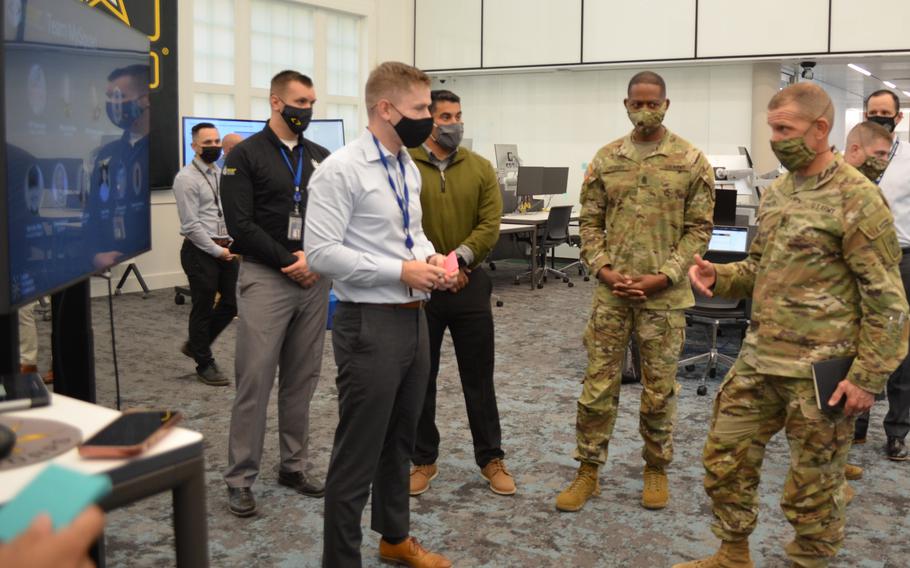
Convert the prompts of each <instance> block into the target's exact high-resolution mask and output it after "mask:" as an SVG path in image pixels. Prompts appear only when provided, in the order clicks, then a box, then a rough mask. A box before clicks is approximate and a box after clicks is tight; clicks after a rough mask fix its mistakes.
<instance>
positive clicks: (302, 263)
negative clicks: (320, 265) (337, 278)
mask: <svg viewBox="0 0 910 568" xmlns="http://www.w3.org/2000/svg"><path fill="white" fill-rule="evenodd" d="M293 254H294V256H296V257H297V261H296V262H295V263H294V264H291V265H288V266H285V267H284V268H282V269H281V272H283V273H284V274H285V275H286V276H287V277H288V278H290V279H291V280H293V281H294V282H296V283H297V284H299V285H300V286H301V287H302V288H309V287H310V286H312V285H313V284H315V283H316V281H317V280H319V275H318V274H316V273H315V272H313V271H312V270H310V265H309V264H307V261H306V255H305V254H304V252H303V251H302V250H299V251H297V252H295V253H293Z"/></svg>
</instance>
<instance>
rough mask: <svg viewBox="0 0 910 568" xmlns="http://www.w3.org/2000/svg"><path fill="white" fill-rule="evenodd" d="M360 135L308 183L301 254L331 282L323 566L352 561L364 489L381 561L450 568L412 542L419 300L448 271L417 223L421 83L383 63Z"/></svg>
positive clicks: (425, 99)
mask: <svg viewBox="0 0 910 568" xmlns="http://www.w3.org/2000/svg"><path fill="white" fill-rule="evenodd" d="M366 105H367V109H368V110H369V125H368V127H367V130H366V131H365V132H364V133H363V134H362V135H361V136H360V137H359V138H358V139H357V140H354V141H353V142H351V143H350V144H348V145H347V146H345V147H344V148H342V149H341V150H338V151H337V152H335V153H334V154H332V155H331V156H330V157H329V158H328V159H327V160H326V161H325V162H323V163H322V164H321V165H320V167H319V168H318V169H317V170H316V173H315V175H314V176H313V178H312V180H310V185H309V196H310V197H309V209H308V214H307V218H306V234H305V238H304V248H305V251H306V256H307V258H308V259H309V260H310V265H311V267H312V269H313V270H315V271H316V272H318V273H319V274H323V275H325V276H326V277H329V278H332V279H333V280H334V289H335V295H336V296H337V297H338V300H339V303H338V308H337V310H336V312H335V320H334V323H333V331H332V347H333V349H334V352H335V363H336V364H337V366H338V378H337V380H336V384H337V386H338V414H339V422H338V428H337V429H336V430H335V443H334V446H333V447H332V458H331V461H330V463H329V472H328V476H327V478H326V494H325V542H324V554H323V559H322V562H323V565H324V566H327V567H331V568H347V567H349V566H355V567H356V566H360V565H361V559H360V543H361V540H362V536H363V535H362V532H361V528H360V517H361V514H362V513H363V509H364V506H365V505H366V501H367V497H368V496H369V495H370V490H371V487H372V494H373V507H372V522H371V526H372V528H373V530H375V531H376V532H378V533H379V534H380V535H382V539H381V540H380V543H379V555H380V556H381V557H382V559H384V560H386V561H391V562H397V563H399V564H404V565H406V566H414V567H419V568H447V567H449V566H451V563H450V562H449V561H448V560H446V558H445V557H443V556H442V555H439V554H434V553H431V552H428V551H426V550H425V549H424V548H423V547H422V546H421V545H420V544H419V543H418V542H417V540H416V539H415V538H414V537H412V536H410V535H409V524H410V519H409V514H410V510H409V507H410V503H409V502H408V501H409V497H408V473H409V467H408V466H409V464H410V461H411V456H412V454H413V453H414V439H415V436H416V431H417V421H418V418H419V417H420V412H421V408H422V405H423V400H424V396H425V394H426V389H427V381H428V379H429V373H430V351H429V335H428V332H427V321H426V317H425V313H424V304H425V302H426V300H427V299H429V293H430V292H431V291H432V290H436V289H447V288H449V287H450V286H451V285H452V284H454V282H455V275H456V274H457V271H456V272H455V273H453V274H448V273H447V272H446V270H445V269H444V268H443V266H444V264H445V258H444V257H443V256H442V255H439V254H436V251H435V250H434V248H433V245H432V243H430V241H429V240H428V239H427V237H426V235H425V234H424V232H423V228H422V226H421V207H420V187H421V181H420V172H419V171H418V169H417V166H415V165H414V161H413V160H412V159H411V157H410V155H409V154H408V152H407V151H406V149H405V147H407V148H415V147H417V146H420V144H422V143H423V141H424V140H426V139H427V137H428V136H429V135H430V132H431V131H432V129H433V119H432V117H431V116H430V111H429V106H430V79H429V77H427V75H426V74H424V73H423V72H422V71H420V70H418V69H415V68H414V67H411V66H410V65H405V64H404V63H396V62H386V63H383V64H381V65H379V66H378V67H377V68H376V69H374V70H373V72H372V73H370V77H369V78H368V79H367V84H366Z"/></svg>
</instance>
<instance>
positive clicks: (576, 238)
mask: <svg viewBox="0 0 910 568" xmlns="http://www.w3.org/2000/svg"><path fill="white" fill-rule="evenodd" d="M569 246H573V247H576V248H578V249H581V235H569ZM572 268H577V269H578V275H579V276H583V277H584V281H585V282H587V281H589V280H590V279H591V276H590V275H589V274H588V267H587V266H585V263H583V262H582V261H581V258H579V259H578V260H576V261H575V262H573V263H571V264H567V265H565V266H563V267H562V271H563V272H565V273H567V274H568V272H569V270H570V269H572ZM569 284H571V282H569Z"/></svg>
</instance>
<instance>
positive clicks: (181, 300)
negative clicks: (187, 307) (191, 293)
mask: <svg viewBox="0 0 910 568" xmlns="http://www.w3.org/2000/svg"><path fill="white" fill-rule="evenodd" d="M174 303H175V304H177V305H178V306H182V305H183V304H185V303H186V298H184V297H183V294H177V295H176V296H174Z"/></svg>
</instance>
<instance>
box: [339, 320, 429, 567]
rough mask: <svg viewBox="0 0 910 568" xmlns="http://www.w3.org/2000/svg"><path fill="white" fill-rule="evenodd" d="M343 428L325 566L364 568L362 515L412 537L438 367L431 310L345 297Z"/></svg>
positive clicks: (384, 531)
mask: <svg viewBox="0 0 910 568" xmlns="http://www.w3.org/2000/svg"><path fill="white" fill-rule="evenodd" d="M332 347H333V348H334V350H335V363H336V364H337V366H338V379H337V381H336V383H337V386H338V414H339V420H338V428H337V429H336V430H335V444H334V446H333V447H332V459H331V461H330V462H329V472H328V475H327V477H326V484H325V485H326V488H325V538H324V553H323V560H322V562H323V566H326V567H331V568H348V567H359V566H360V565H361V561H360V543H361V540H362V537H363V534H362V531H361V527H360V519H361V516H362V514H363V509H364V507H365V506H366V502H367V497H369V495H370V488H371V486H372V495H373V506H372V521H371V524H370V526H371V528H372V529H373V530H374V531H376V532H378V533H379V534H381V535H384V536H389V537H403V536H407V535H408V532H409V528H408V527H409V523H410V503H409V502H408V499H409V495H408V483H409V480H408V475H409V467H410V461H411V455H412V454H413V452H414V438H415V436H416V431H417V420H418V418H419V417H420V412H421V406H422V404H423V400H424V396H425V394H426V388H427V380H428V378H429V372H430V354H429V341H428V334H427V323H426V317H425V314H424V311H423V309H411V308H400V307H391V306H377V305H365V304H352V303H348V302H339V304H338V308H337V310H336V311H335V319H334V323H333V326H332Z"/></svg>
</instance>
